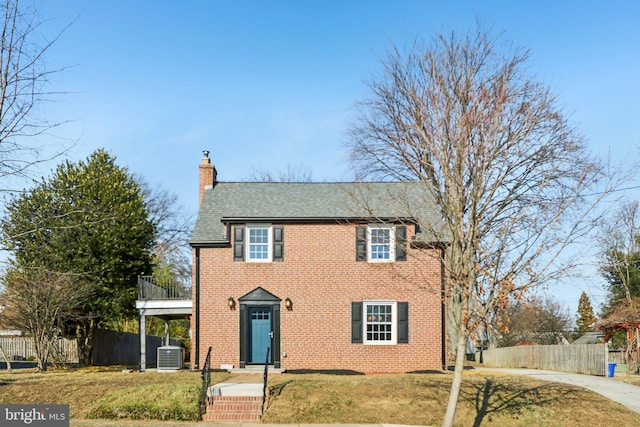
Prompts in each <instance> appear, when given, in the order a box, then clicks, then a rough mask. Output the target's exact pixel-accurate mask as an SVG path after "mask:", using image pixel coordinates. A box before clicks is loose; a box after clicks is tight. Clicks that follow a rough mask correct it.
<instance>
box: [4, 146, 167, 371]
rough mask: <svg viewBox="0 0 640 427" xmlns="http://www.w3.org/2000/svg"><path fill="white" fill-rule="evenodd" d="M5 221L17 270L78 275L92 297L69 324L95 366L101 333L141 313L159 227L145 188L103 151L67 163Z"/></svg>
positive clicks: (13, 205)
mask: <svg viewBox="0 0 640 427" xmlns="http://www.w3.org/2000/svg"><path fill="white" fill-rule="evenodd" d="M7 211H8V215H7V216H6V217H5V218H4V219H3V220H2V222H1V223H0V230H1V231H2V234H3V240H4V242H5V244H6V246H7V248H8V249H9V250H11V251H12V259H11V263H12V268H16V269H18V268H19V269H20V270H28V269H30V268H40V269H46V270H48V271H56V272H61V273H65V274H72V275H75V276H77V278H78V280H79V281H80V282H81V283H82V286H83V288H84V290H85V291H86V292H87V293H88V294H90V295H91V296H90V298H87V299H86V301H85V302H84V304H83V305H82V307H81V310H82V313H81V314H82V316H78V317H79V318H80V319H81V320H79V321H76V322H73V323H69V324H67V325H66V326H67V329H66V332H67V333H69V334H72V335H75V336H76V337H77V338H78V352H79V358H80V360H81V363H83V364H88V363H90V350H91V337H92V335H93V331H94V330H95V328H96V327H99V326H101V325H105V324H108V323H109V322H113V321H114V320H116V319H121V318H127V317H133V316H134V315H135V304H134V302H135V299H136V297H137V276H138V275H139V274H150V273H151V270H152V258H151V249H152V247H153V242H154V238H155V234H156V231H155V227H154V225H153V223H152V222H151V221H150V220H149V214H148V210H147V208H146V205H145V202H144V197H143V195H142V193H141V191H140V187H139V185H138V184H137V183H136V181H135V179H134V178H133V176H132V175H131V174H130V173H129V172H128V171H127V169H126V168H123V167H120V166H118V165H116V163H115V158H114V157H112V156H111V155H109V154H108V153H107V152H105V151H104V150H97V151H95V152H94V153H93V154H91V155H90V156H89V157H88V158H87V159H86V161H79V162H78V163H71V162H69V161H66V162H65V163H63V164H61V165H59V166H58V167H57V168H56V170H55V172H54V173H53V176H52V177H51V178H49V179H46V180H43V181H42V182H40V183H39V184H37V185H36V186H35V187H34V188H32V189H31V190H29V191H27V192H24V193H23V194H21V195H20V196H17V197H15V198H14V199H13V200H11V202H10V203H9V205H8V209H7Z"/></svg>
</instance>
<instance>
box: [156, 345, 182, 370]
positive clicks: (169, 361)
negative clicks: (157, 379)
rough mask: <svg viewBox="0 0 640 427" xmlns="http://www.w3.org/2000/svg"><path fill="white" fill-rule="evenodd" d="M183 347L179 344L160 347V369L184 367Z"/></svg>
mask: <svg viewBox="0 0 640 427" xmlns="http://www.w3.org/2000/svg"><path fill="white" fill-rule="evenodd" d="M182 352H183V349H182V347H177V346H164V347H158V370H159V371H162V370H171V371H173V370H176V369H182V360H183V354H182Z"/></svg>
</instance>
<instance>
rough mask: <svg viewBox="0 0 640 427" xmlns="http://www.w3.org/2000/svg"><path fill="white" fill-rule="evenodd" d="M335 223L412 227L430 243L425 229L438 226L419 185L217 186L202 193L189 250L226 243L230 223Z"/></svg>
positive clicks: (226, 183)
mask: <svg viewBox="0 0 640 427" xmlns="http://www.w3.org/2000/svg"><path fill="white" fill-rule="evenodd" d="M336 220H342V221H345V220H354V221H356V220H357V221H363V220H370V221H379V220H402V221H412V222H416V223H418V224H421V226H422V231H423V233H422V234H423V235H422V236H421V237H422V239H423V240H425V241H430V242H432V241H434V240H435V238H433V237H429V236H433V233H429V232H425V231H426V230H425V228H428V229H431V227H426V224H432V225H437V224H440V223H441V221H440V220H439V215H438V213H437V210H436V209H435V205H434V203H433V201H432V198H431V196H430V194H429V192H428V189H427V187H426V186H425V184H424V183H421V182H377V183H341V182H337V183H336V182H333V183H288V182H218V183H216V185H215V186H214V187H213V188H210V189H207V190H205V195H204V198H203V201H202V205H201V207H200V212H199V214H198V219H197V220H196V225H195V228H194V230H193V234H192V236H191V244H192V245H199V244H208V243H209V244H211V243H221V242H226V241H227V239H226V238H225V235H224V227H223V226H222V224H223V223H228V222H260V221H273V222H287V221H299V222H310V223H313V222H324V221H336ZM436 228H438V229H440V227H439V226H437V227H436Z"/></svg>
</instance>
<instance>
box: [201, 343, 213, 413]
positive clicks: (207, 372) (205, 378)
mask: <svg viewBox="0 0 640 427" xmlns="http://www.w3.org/2000/svg"><path fill="white" fill-rule="evenodd" d="M200 376H201V377H202V395H201V396H200V416H202V415H204V414H205V412H206V411H207V391H208V390H209V387H210V386H211V347H209V351H208V352H207V358H206V359H205V361H204V366H203V367H202V373H201V374H200Z"/></svg>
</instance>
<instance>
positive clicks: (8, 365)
mask: <svg viewBox="0 0 640 427" xmlns="http://www.w3.org/2000/svg"><path fill="white" fill-rule="evenodd" d="M0 357H2V359H3V360H4V363H6V364H7V372H11V361H10V360H9V358H8V357H7V355H6V354H5V353H4V350H3V349H2V346H0Z"/></svg>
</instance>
